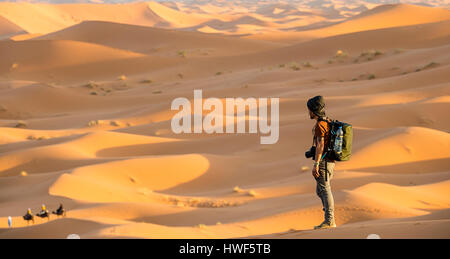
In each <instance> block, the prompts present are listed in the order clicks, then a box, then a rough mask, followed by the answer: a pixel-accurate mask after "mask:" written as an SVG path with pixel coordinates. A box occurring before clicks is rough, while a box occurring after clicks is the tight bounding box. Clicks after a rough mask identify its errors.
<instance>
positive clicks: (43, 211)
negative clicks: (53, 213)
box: [36, 204, 50, 220]
mask: <svg viewBox="0 0 450 259" xmlns="http://www.w3.org/2000/svg"><path fill="white" fill-rule="evenodd" d="M36 216H38V217H40V218H47V220H50V214H49V213H48V210H47V209H46V207H45V205H44V204H42V208H41V211H40V212H39V213H38V214H36Z"/></svg>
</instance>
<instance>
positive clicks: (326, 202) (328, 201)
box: [315, 161, 335, 228]
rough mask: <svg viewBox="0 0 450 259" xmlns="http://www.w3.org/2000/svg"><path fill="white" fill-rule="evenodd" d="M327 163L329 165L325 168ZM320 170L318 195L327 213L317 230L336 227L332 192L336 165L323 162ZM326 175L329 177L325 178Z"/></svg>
mask: <svg viewBox="0 0 450 259" xmlns="http://www.w3.org/2000/svg"><path fill="white" fill-rule="evenodd" d="M325 163H327V165H326V166H325ZM319 170H320V176H319V178H317V179H316V181H317V187H316V193H317V195H318V196H319V197H320V199H321V200H322V205H323V208H324V212H325V220H324V222H322V224H320V225H319V226H316V227H315V228H327V227H334V226H335V222H334V199H333V194H332V192H331V184H330V182H331V179H332V177H333V173H334V163H329V162H325V161H323V163H322V162H321V163H320V166H319ZM325 174H327V176H326V177H325Z"/></svg>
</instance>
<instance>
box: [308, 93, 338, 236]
mask: <svg viewBox="0 0 450 259" xmlns="http://www.w3.org/2000/svg"><path fill="white" fill-rule="evenodd" d="M307 107H308V110H309V117H310V118H311V119H312V120H316V123H315V125H314V127H313V146H312V147H311V149H310V150H309V151H307V152H306V153H305V156H306V157H307V158H312V159H313V160H314V165H313V169H312V175H313V176H314V179H316V183H317V186H316V193H317V196H319V198H320V199H321V201H322V206H323V211H324V212H325V219H324V221H323V222H322V223H321V224H320V225H318V226H315V227H314V229H324V228H334V227H336V223H335V221H334V199H333V194H332V193H331V183H330V182H331V179H332V178H333V173H334V165H335V163H334V162H335V161H334V160H332V159H331V158H329V157H327V153H326V152H324V151H325V150H327V149H326V148H327V147H328V145H330V140H331V134H330V126H329V123H328V122H329V121H330V119H329V118H328V117H326V114H325V102H324V99H323V97H322V96H315V97H313V98H311V99H309V100H308V102H307Z"/></svg>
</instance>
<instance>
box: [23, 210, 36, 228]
mask: <svg viewBox="0 0 450 259" xmlns="http://www.w3.org/2000/svg"><path fill="white" fill-rule="evenodd" d="M23 219H24V220H26V221H27V224H30V221H31V222H33V224H34V216H33V214H32V213H31V209H30V208H28V210H27V214H25V215H24V216H23Z"/></svg>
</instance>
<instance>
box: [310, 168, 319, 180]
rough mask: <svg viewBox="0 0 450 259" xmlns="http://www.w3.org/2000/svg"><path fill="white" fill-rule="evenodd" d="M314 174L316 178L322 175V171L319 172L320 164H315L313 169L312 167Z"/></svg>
mask: <svg viewBox="0 0 450 259" xmlns="http://www.w3.org/2000/svg"><path fill="white" fill-rule="evenodd" d="M312 175H313V176H314V178H316V179H317V178H319V176H320V172H319V165H314V166H313V169H312Z"/></svg>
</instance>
